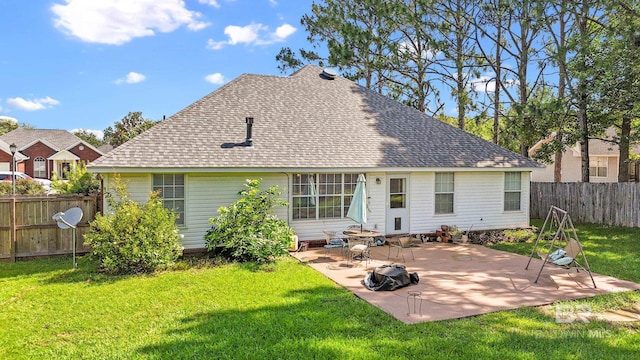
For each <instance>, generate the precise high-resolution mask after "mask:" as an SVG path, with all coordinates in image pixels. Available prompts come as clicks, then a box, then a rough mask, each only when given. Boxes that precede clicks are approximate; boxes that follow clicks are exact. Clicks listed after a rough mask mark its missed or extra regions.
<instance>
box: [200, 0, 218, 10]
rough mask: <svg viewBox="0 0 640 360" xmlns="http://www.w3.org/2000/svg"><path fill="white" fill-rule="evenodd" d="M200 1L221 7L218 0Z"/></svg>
mask: <svg viewBox="0 0 640 360" xmlns="http://www.w3.org/2000/svg"><path fill="white" fill-rule="evenodd" d="M198 2H199V3H200V4H207V5H211V6H213V7H217V8H219V7H220V4H218V2H217V1H216V0H198Z"/></svg>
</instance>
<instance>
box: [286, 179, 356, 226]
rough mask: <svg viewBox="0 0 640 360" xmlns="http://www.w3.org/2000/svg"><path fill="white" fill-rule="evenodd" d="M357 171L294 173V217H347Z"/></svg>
mask: <svg viewBox="0 0 640 360" xmlns="http://www.w3.org/2000/svg"><path fill="white" fill-rule="evenodd" d="M357 178H358V174H294V175H293V181H292V189H293V190H292V197H293V198H292V206H291V208H292V210H293V219H295V220H303V219H313V220H315V219H340V218H343V217H345V216H346V214H347V211H348V210H349V205H350V204H351V199H352V198H353V191H354V189H355V187H356V180H357Z"/></svg>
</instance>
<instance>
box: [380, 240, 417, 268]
mask: <svg viewBox="0 0 640 360" xmlns="http://www.w3.org/2000/svg"><path fill="white" fill-rule="evenodd" d="M388 242H389V251H388V252H387V260H388V259H389V258H390V257H391V248H396V249H397V250H396V257H398V255H402V262H405V259H404V249H409V251H411V258H412V259H413V260H415V259H416V257H415V256H414V255H413V249H412V248H411V236H399V237H395V238H391V239H390V240H388Z"/></svg>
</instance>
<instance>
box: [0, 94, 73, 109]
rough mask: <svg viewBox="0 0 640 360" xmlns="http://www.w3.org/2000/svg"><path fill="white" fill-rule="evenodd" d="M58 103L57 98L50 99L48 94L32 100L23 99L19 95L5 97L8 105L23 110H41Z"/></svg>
mask: <svg viewBox="0 0 640 360" xmlns="http://www.w3.org/2000/svg"><path fill="white" fill-rule="evenodd" d="M59 103H60V102H59V101H58V100H56V99H52V98H50V97H49V96H47V97H46V98H40V99H33V100H25V99H23V98H21V97H15V98H11V99H7V104H8V105H9V106H11V107H13V108H16V109H20V110H24V111H36V110H43V109H47V108H50V107H53V106H55V105H58V104H59Z"/></svg>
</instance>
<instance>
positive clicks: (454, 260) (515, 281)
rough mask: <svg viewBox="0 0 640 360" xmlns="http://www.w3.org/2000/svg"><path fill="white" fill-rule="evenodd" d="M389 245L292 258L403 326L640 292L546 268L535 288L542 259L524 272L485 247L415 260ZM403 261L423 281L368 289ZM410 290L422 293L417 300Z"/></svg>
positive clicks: (421, 249) (434, 248) (441, 251)
mask: <svg viewBox="0 0 640 360" xmlns="http://www.w3.org/2000/svg"><path fill="white" fill-rule="evenodd" d="M387 253H388V248H387V246H378V247H373V248H371V255H372V258H373V260H372V261H371V262H370V263H369V264H368V266H367V267H366V268H365V267H364V263H358V262H357V261H356V262H355V263H353V264H354V266H351V264H352V263H350V264H349V265H350V266H349V267H347V266H346V263H347V260H346V259H345V258H342V257H341V256H340V255H339V254H337V253H332V254H330V256H325V255H324V249H323V248H320V249H310V250H309V251H305V252H298V253H292V255H293V256H294V257H296V258H298V259H299V260H300V261H302V262H304V263H307V264H308V265H309V266H311V267H312V268H314V269H316V270H317V271H319V272H321V273H322V274H324V275H325V276H327V277H328V278H330V279H332V280H333V281H335V282H336V283H338V284H340V285H342V286H344V287H345V288H347V289H349V290H351V291H352V292H353V293H354V294H355V295H356V296H358V297H360V298H362V299H364V300H366V301H368V302H369V303H371V304H372V305H374V306H376V307H378V308H380V309H382V310H383V311H385V312H387V313H389V314H391V315H393V316H394V317H395V318H396V319H398V320H400V321H402V322H405V323H418V322H424V321H436V320H445V319H454V318H461V317H467V316H473V315H479V314H484V313H489V312H493V311H499V310H509V309H516V308H519V307H522V306H539V305H545V304H550V303H553V302H556V301H561V300H572V299H578V298H584V297H591V296H595V295H600V294H606V293H611V292H620V291H627V290H639V289H640V284H636V283H633V282H629V281H624V280H619V279H616V278H613V277H610V276H604V275H599V274H596V273H593V277H594V279H595V282H596V285H597V286H598V287H597V288H596V289H594V288H593V284H592V283H591V279H590V278H589V275H588V273H586V272H583V271H581V272H576V270H575V269H571V270H567V269H564V268H561V267H557V266H545V268H544V270H543V272H542V275H541V276H540V279H539V280H538V283H534V280H535V279H536V276H537V275H538V271H539V270H540V266H541V265H542V260H540V259H537V258H534V259H533V260H532V262H531V265H530V266H529V269H528V270H525V266H526V265H527V261H528V260H529V258H528V257H527V256H522V255H518V254H513V253H508V252H504V251H499V250H494V249H490V248H487V247H484V246H480V245H470V244H467V245H456V244H441V243H424V244H420V245H419V246H418V247H414V248H413V253H414V255H415V260H412V259H411V256H410V255H409V256H407V253H405V259H406V262H405V263H403V262H402V256H400V257H399V258H394V257H393V255H394V254H395V250H394V249H392V251H391V255H392V257H391V258H390V259H389V260H387ZM394 262H395V263H398V264H404V265H405V266H406V267H407V271H408V272H409V273H413V272H417V273H418V276H419V277H420V283H419V284H417V285H414V286H408V287H405V288H401V289H398V290H395V291H370V290H368V289H367V288H365V287H364V285H362V283H361V281H362V280H363V279H364V276H365V274H366V273H367V271H371V270H373V269H374V268H376V267H378V266H380V265H383V264H391V263H394ZM409 292H419V295H418V296H417V297H415V298H414V297H411V296H410V295H409Z"/></svg>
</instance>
